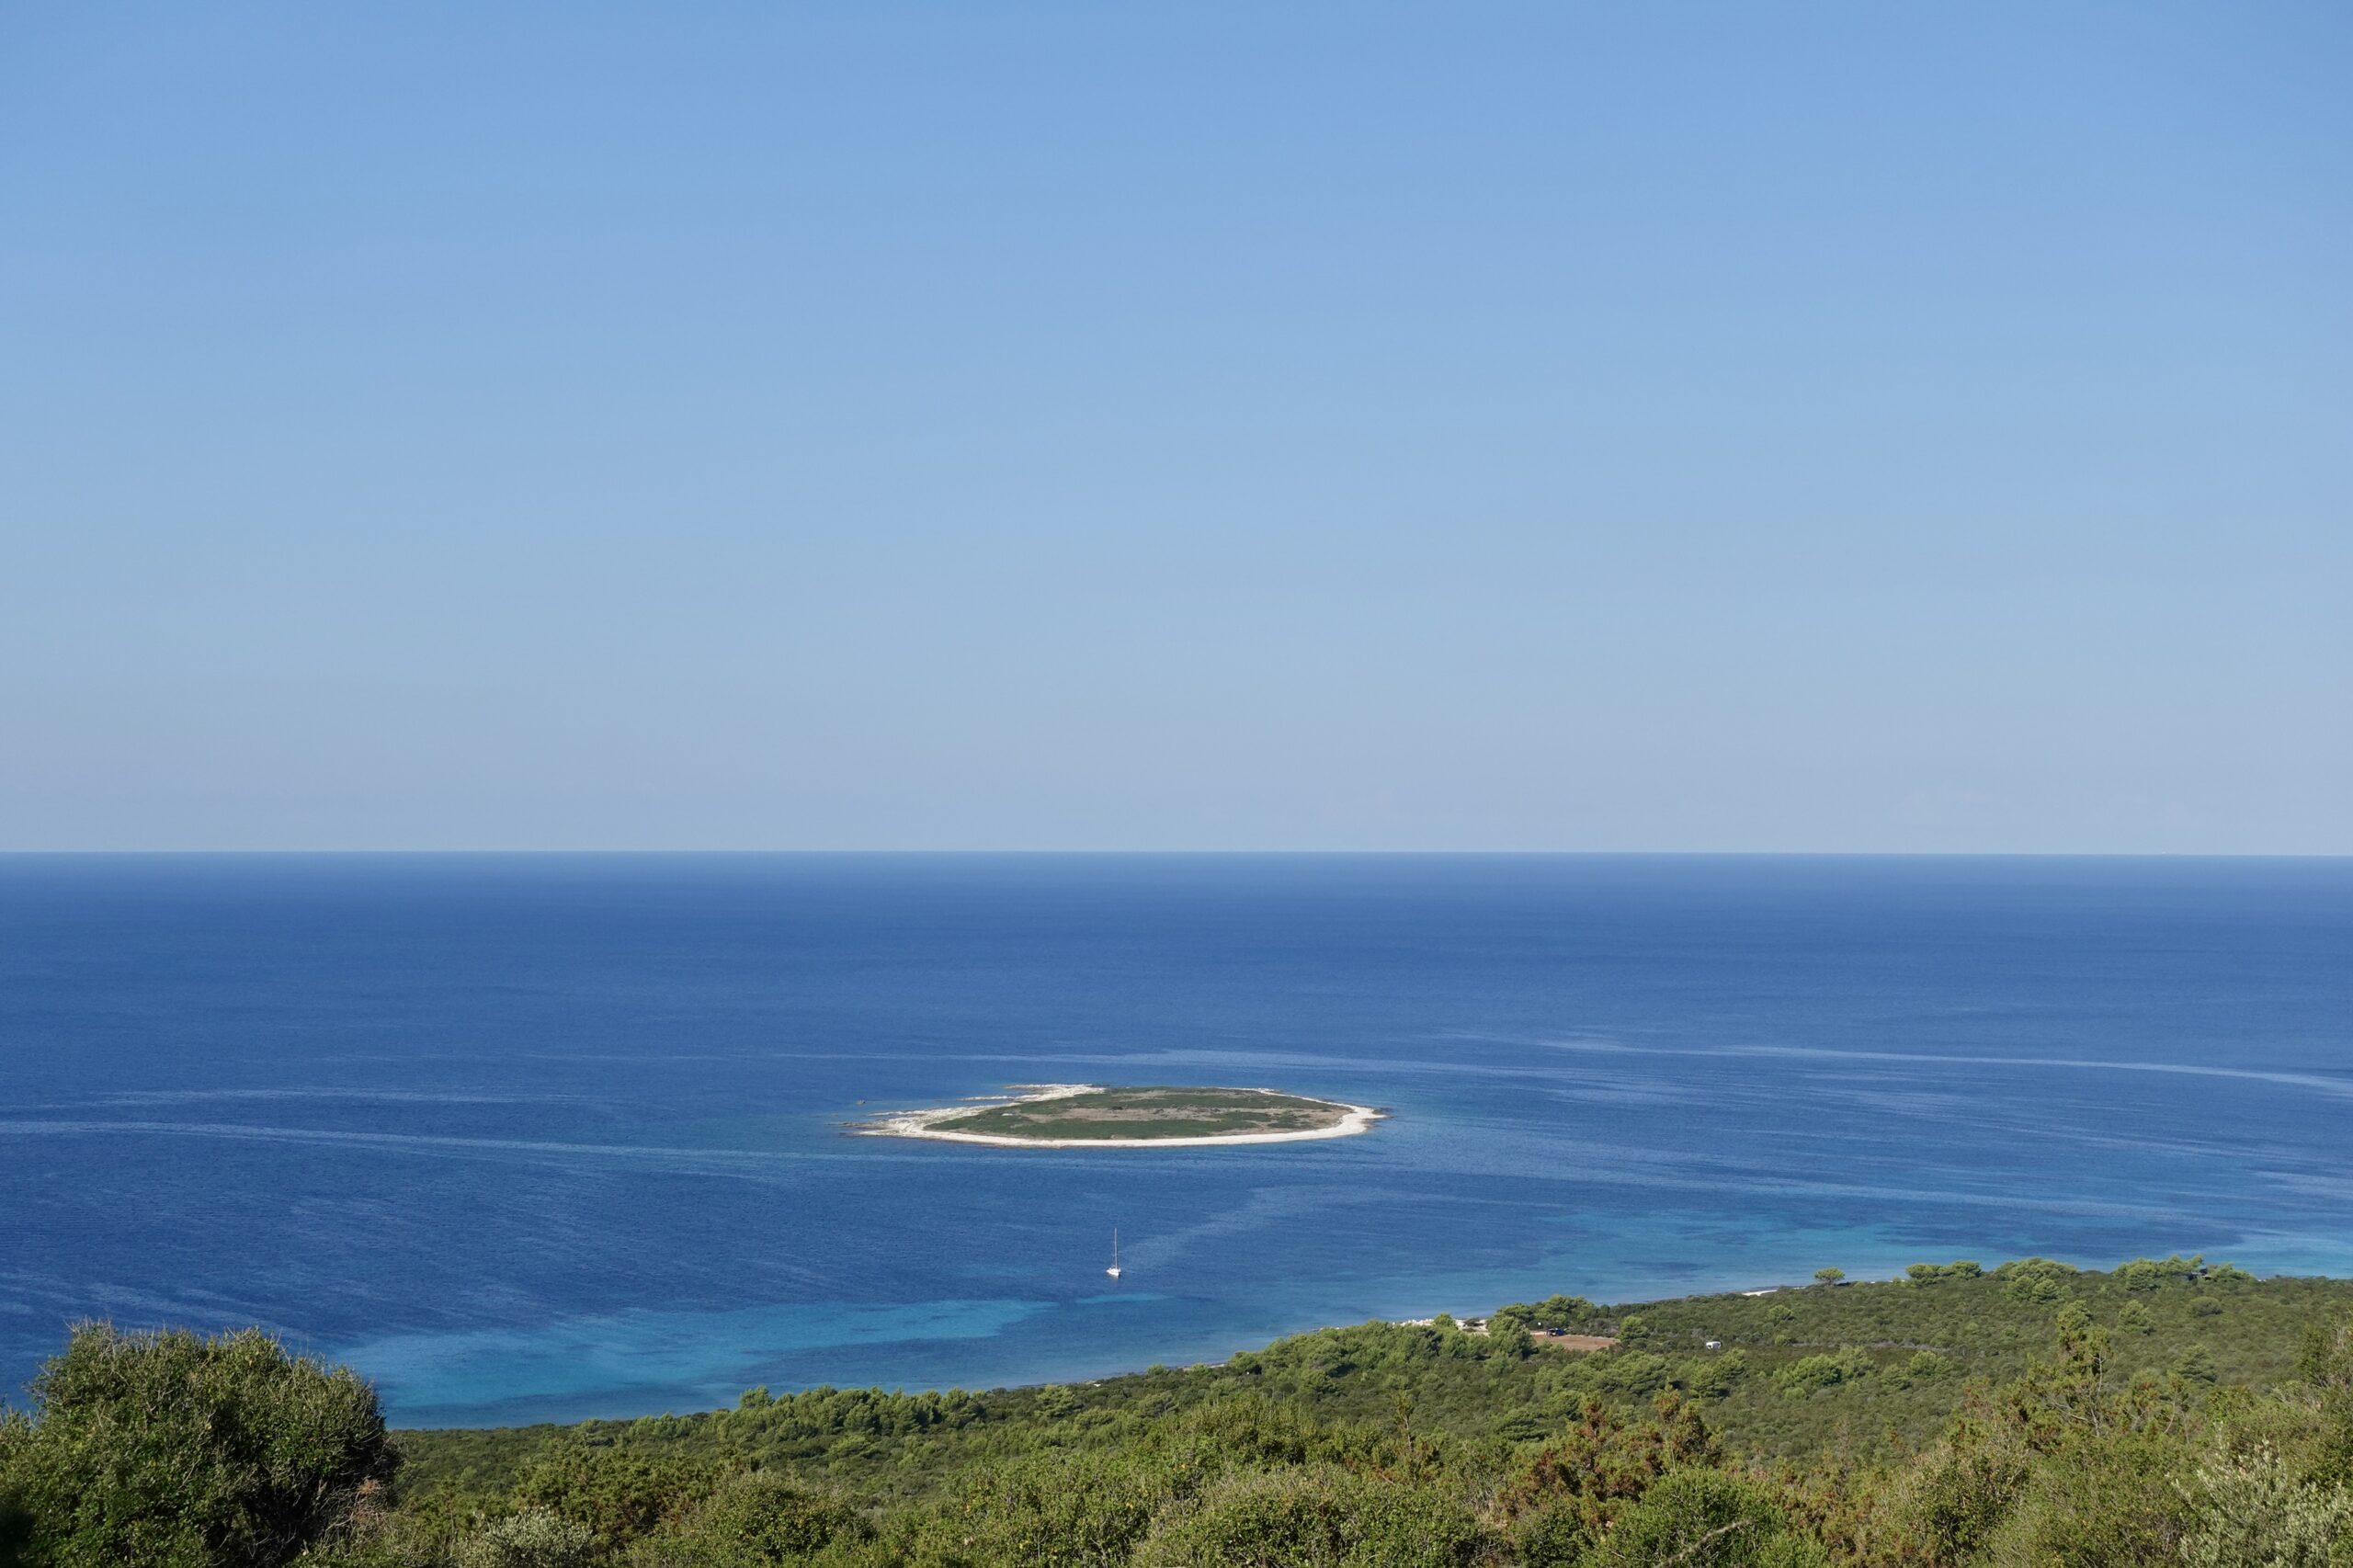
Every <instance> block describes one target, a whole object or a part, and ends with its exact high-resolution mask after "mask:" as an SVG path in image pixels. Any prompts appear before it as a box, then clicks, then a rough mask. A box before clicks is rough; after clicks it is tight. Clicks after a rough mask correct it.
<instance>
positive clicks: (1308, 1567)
mask: <svg viewBox="0 0 2353 1568" xmlns="http://www.w3.org/2000/svg"><path fill="white" fill-rule="evenodd" d="M1487 1544H1488V1541H1487V1537H1486V1535H1485V1532H1483V1530H1482V1529H1481V1528H1480V1527H1479V1523H1478V1521H1477V1520H1476V1519H1475V1518H1474V1517H1472V1514H1471V1511H1470V1510H1469V1508H1468V1507H1466V1506H1464V1505H1463V1504H1462V1503H1461V1501H1460V1500H1459V1499H1457V1498H1455V1497H1452V1496H1450V1495H1449V1494H1447V1493H1446V1492H1445V1491H1443V1490H1441V1489H1439V1488H1437V1487H1431V1486H1415V1485H1411V1484H1404V1483H1397V1482H1392V1481H1387V1480H1383V1479H1380V1478H1376V1477H1369V1476H1365V1475H1361V1474H1358V1473H1356V1472H1353V1471H1347V1470H1344V1469H1341V1468H1340V1467H1338V1466H1336V1465H1331V1464H1315V1465H1306V1466H1301V1467H1297V1468H1291V1469H1285V1470H1276V1471H1243V1472H1240V1473H1237V1474H1234V1475H1231V1476H1228V1477H1225V1478H1224V1479H1222V1480H1221V1481H1219V1482H1217V1483H1213V1484H1212V1485H1211V1486H1210V1487H1209V1488H1208V1489H1206V1490H1205V1491H1204V1492H1203V1493H1202V1494H1200V1495H1199V1497H1197V1498H1195V1499H1193V1500H1191V1501H1190V1502H1189V1503H1188V1504H1187V1505H1185V1506H1183V1507H1180V1508H1177V1509H1174V1510H1172V1511H1171V1512H1170V1513H1169V1515H1168V1516H1167V1517H1165V1519H1164V1520H1163V1521H1162V1522H1161V1523H1160V1524H1159V1525H1158V1526H1157V1527H1156V1528H1154V1530H1153V1532H1152V1533H1151V1534H1150V1535H1149V1536H1147V1537H1146V1538H1145V1539H1144V1540H1143V1543H1142V1547H1141V1549H1140V1550H1139V1551H1137V1552H1136V1554H1135V1557H1134V1562H1135V1563H1136V1564H1137V1568H1257V1565H1259V1564H1278V1563H1279V1564H1281V1565H1283V1568H1467V1565H1468V1564H1470V1563H1472V1562H1477V1561H1478V1560H1479V1557H1480V1556H1481V1554H1482V1552H1483V1550H1484V1549H1485V1547H1486V1546H1487Z"/></svg>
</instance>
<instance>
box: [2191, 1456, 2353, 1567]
mask: <svg viewBox="0 0 2353 1568" xmlns="http://www.w3.org/2000/svg"><path fill="white" fill-rule="evenodd" d="M2181 1490H2182V1495H2183V1498H2184V1499H2185V1500H2186V1501H2187V1502H2188V1504H2189V1505H2190V1517H2189V1524H2188V1530H2187V1532H2186V1533H2185V1534H2184V1536H2183V1538H2182V1543H2181V1560H2182V1562H2184V1563H2186V1564H2188V1568H2329V1563H2330V1561H2331V1559H2332V1556H2333V1555H2334V1552H2333V1549H2334V1547H2335V1546H2336V1543H2338V1542H2339V1541H2347V1540H2348V1537H2353V1494H2347V1493H2346V1491H2345V1490H2344V1489H2343V1488H2342V1487H2336V1486H2330V1485H2326V1484H2325V1483H2319V1482H2313V1481H2299V1480H2297V1479H2296V1478H2295V1477H2294V1476H2292V1475H2290V1473H2289V1472H2288V1467H2287V1466H2286V1465H2285V1464H2283V1463H2282V1462H2281V1461H2280V1459H2279V1450H2278V1449H2275V1448H2273V1447H2272V1446H2271V1445H2270V1444H2268V1443H2260V1444H2257V1445H2256V1447H2255V1448H2253V1449H2249V1450H2248V1451H2247V1452H2245V1453H2243V1454H2235V1455H2234V1454H2231V1453H2229V1452H2227V1451H2225V1452H2222V1453H2220V1454H2218V1455H2216V1456H2215V1457H2214V1459H2213V1460H2211V1461H2210V1462H2208V1463H2207V1464H2205V1465H2202V1466H2200V1468H2199V1471H2198V1475H2197V1480H2196V1482H2195V1483H2193V1484H2192V1485H2189V1486H2185V1487H2183V1488H2182V1489H2181ZM2348 1544H2353V1542H2348ZM2339 1561H2342V1560H2341V1559H2339Z"/></svg>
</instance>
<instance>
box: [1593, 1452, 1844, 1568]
mask: <svg viewBox="0 0 2353 1568" xmlns="http://www.w3.org/2000/svg"><path fill="white" fill-rule="evenodd" d="M1786 1525H1787V1521H1786V1520H1785V1519H1784V1518H1783V1517H1782V1514H1781V1511H1780V1509H1779V1508H1777V1507H1776V1506H1774V1505H1773V1502H1772V1500H1771V1499H1770V1498H1769V1497H1768V1496H1767V1495H1766V1494H1765V1493H1764V1491H1763V1490H1762V1489H1761V1488H1760V1487H1758V1486H1756V1484H1755V1483H1751V1482H1748V1481H1745V1480H1743V1479H1742V1478H1740V1477H1739V1476H1736V1475H1728V1474H1726V1473H1725V1472H1723V1471H1718V1470H1682V1471H1676V1472H1675V1473H1674V1474H1672V1475H1669V1476H1667V1477H1665V1479H1664V1480H1662V1481H1660V1482H1659V1483H1658V1484H1657V1485H1655V1486H1653V1487H1651V1488H1650V1489H1649V1490H1648V1491H1647V1492H1646V1493H1644V1494H1643V1497H1642V1500H1641V1501H1639V1502H1637V1503H1635V1504H1634V1505H1633V1506H1631V1507H1629V1508H1628V1509H1626V1511H1625V1512H1624V1513H1622V1514H1621V1515H1620V1516H1619V1517H1618V1519H1617V1520H1616V1522H1615V1523H1614V1524H1613V1525H1612V1526H1611V1527H1610V1528H1609V1529H1608V1532H1607V1533H1606V1534H1604V1535H1603V1536H1602V1537H1601V1539H1600V1540H1598V1541H1597V1542H1596V1543H1595V1544H1594V1546H1593V1547H1592V1549H1591V1550H1589V1551H1586V1554H1585V1556H1584V1557H1583V1558H1581V1559H1579V1568H1665V1564H1668V1563H1673V1564H1675V1568H1801V1565H1803V1564H1817V1565H1818V1564H1822V1563H1824V1562H1826V1559H1825V1558H1824V1555H1823V1552H1822V1550H1821V1548H1819V1547H1818V1546H1813V1544H1812V1543H1811V1542H1808V1541H1805V1540H1802V1539H1793V1538H1792V1537H1791V1536H1790V1533H1789V1531H1788V1529H1787V1528H1786Z"/></svg>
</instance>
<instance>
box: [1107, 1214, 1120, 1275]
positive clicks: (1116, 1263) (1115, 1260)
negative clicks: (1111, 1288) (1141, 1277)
mask: <svg viewBox="0 0 2353 1568" xmlns="http://www.w3.org/2000/svg"><path fill="white" fill-rule="evenodd" d="M1103 1272H1104V1273H1106V1274H1108V1275H1109V1276H1110V1277H1111V1278H1114V1279H1117V1278H1119V1277H1120V1227H1119V1226H1117V1225H1114V1226H1112V1227H1111V1267H1108V1268H1107V1269H1105V1270H1104V1271H1103Z"/></svg>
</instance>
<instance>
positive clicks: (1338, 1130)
mask: <svg viewBox="0 0 2353 1568" xmlns="http://www.w3.org/2000/svg"><path fill="white" fill-rule="evenodd" d="M1013 1086H1014V1087H1015V1088H1017V1089H1022V1090H1025V1091H1027V1092H1026V1093H1023V1094H1017V1095H1014V1096H1009V1097H1007V1098H1006V1099H1004V1100H1002V1101H999V1102H996V1103H1001V1104H1005V1105H1029V1104H1034V1103H1036V1102H1037V1101H1040V1100H1058V1099H1067V1098H1069V1097H1070V1096H1073V1095H1089V1094H1095V1093H1097V1092H1098V1091H1099V1090H1100V1088H1101V1085H1097V1084H1017V1085H1013ZM1263 1092H1265V1093H1267V1094H1286V1093H1288V1092H1289V1091H1287V1090H1278V1089H1269V1090H1266V1091H1263ZM992 1097H993V1096H973V1098H975V1099H981V1098H992ZM1291 1097H1293V1098H1295V1099H1312V1098H1313V1096H1306V1095H1298V1096H1291ZM1314 1103H1315V1104H1317V1105H1326V1106H1330V1107H1332V1108H1335V1109H1336V1110H1338V1111H1339V1112H1341V1116H1340V1119H1339V1120H1337V1121H1336V1122H1334V1123H1333V1124H1332V1125H1331V1126H1329V1127H1311V1128H1306V1129H1303V1130H1302V1131H1293V1132H1221V1133H1211V1134H1208V1135H1206V1136H1202V1137H1196V1138H1015V1137H1010V1136H1007V1135H1006V1134H1004V1133H999V1132H956V1131H949V1129H946V1128H943V1127H939V1126H938V1125H936V1124H937V1123H938V1122H941V1121H945V1120H949V1119H953V1118H956V1117H960V1116H969V1115H971V1114H972V1110H973V1109H974V1107H973V1105H972V1103H970V1102H969V1101H968V1102H966V1103H963V1104H959V1105H952V1106H942V1107H938V1108H933V1109H927V1110H902V1111H892V1112H891V1113H889V1114H888V1115H884V1116H880V1117H876V1118H874V1119H872V1120H871V1121H870V1122H867V1123H862V1124H855V1125H852V1126H851V1127H850V1128H849V1129H848V1131H849V1132H850V1134H851V1135H852V1136H853V1137H858V1138H928V1139H931V1140H933V1141H935V1142H941V1143H981V1144H986V1145H988V1146H990V1147H993V1148H998V1149H1207V1148H1221V1147H1224V1146H1226V1145H1229V1144H1236V1143H1305V1142H1313V1141H1315V1140H1318V1139H1324V1138H1352V1137H1355V1136H1356V1135H1357V1134H1358V1133H1361V1132H1370V1131H1371V1130H1372V1124H1373V1123H1374V1122H1376V1121H1381V1120H1384V1119H1387V1117H1388V1114H1389V1113H1388V1112H1386V1111H1384V1110H1381V1109H1380V1108H1377V1107H1374V1106H1364V1105H1350V1104H1349V1103H1348V1102H1347V1101H1346V1100H1315V1102H1314Z"/></svg>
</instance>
